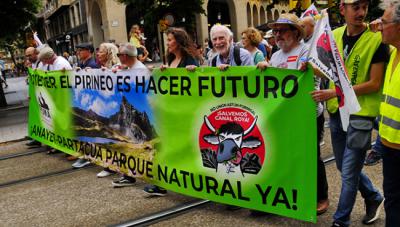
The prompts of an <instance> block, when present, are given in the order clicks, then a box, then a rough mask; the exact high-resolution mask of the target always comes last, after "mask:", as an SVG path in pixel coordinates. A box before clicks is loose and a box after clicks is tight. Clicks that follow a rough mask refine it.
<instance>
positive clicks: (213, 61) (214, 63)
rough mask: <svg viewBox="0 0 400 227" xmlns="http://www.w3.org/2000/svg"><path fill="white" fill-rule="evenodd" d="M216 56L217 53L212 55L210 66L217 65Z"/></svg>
mask: <svg viewBox="0 0 400 227" xmlns="http://www.w3.org/2000/svg"><path fill="white" fill-rule="evenodd" d="M217 57H218V55H216V56H214V57H213V59H212V60H211V66H212V67H215V66H217Z"/></svg>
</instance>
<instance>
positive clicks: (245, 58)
mask: <svg viewBox="0 0 400 227" xmlns="http://www.w3.org/2000/svg"><path fill="white" fill-rule="evenodd" d="M233 48H234V46H233V44H231V47H230V49H229V57H228V59H221V55H220V54H218V55H217V62H216V66H219V65H221V64H227V65H230V66H237V65H236V62H235V58H234V56H233ZM240 60H242V64H241V65H242V66H243V65H254V61H253V58H252V57H251V54H250V52H249V51H248V50H246V49H244V48H240ZM209 65H210V66H212V62H211V61H210V62H209Z"/></svg>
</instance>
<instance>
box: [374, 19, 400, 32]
mask: <svg viewBox="0 0 400 227" xmlns="http://www.w3.org/2000/svg"><path fill="white" fill-rule="evenodd" d="M393 23H397V21H394V20H392V21H385V20H384V19H382V17H380V18H379V19H377V20H376V24H377V26H378V30H382V29H383V25H385V24H393Z"/></svg>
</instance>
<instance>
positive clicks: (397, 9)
mask: <svg viewBox="0 0 400 227" xmlns="http://www.w3.org/2000/svg"><path fill="white" fill-rule="evenodd" d="M379 7H380V8H381V9H383V10H386V9H387V8H391V7H393V9H394V11H393V17H392V20H393V21H394V22H396V23H400V0H383V2H382V3H381V4H380V5H379Z"/></svg>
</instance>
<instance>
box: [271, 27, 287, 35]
mask: <svg viewBox="0 0 400 227" xmlns="http://www.w3.org/2000/svg"><path fill="white" fill-rule="evenodd" d="M290 30H292V29H290V28H280V29H272V34H274V35H276V34H278V32H279V33H280V34H281V35H283V34H285V33H286V32H288V31H290Z"/></svg>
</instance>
